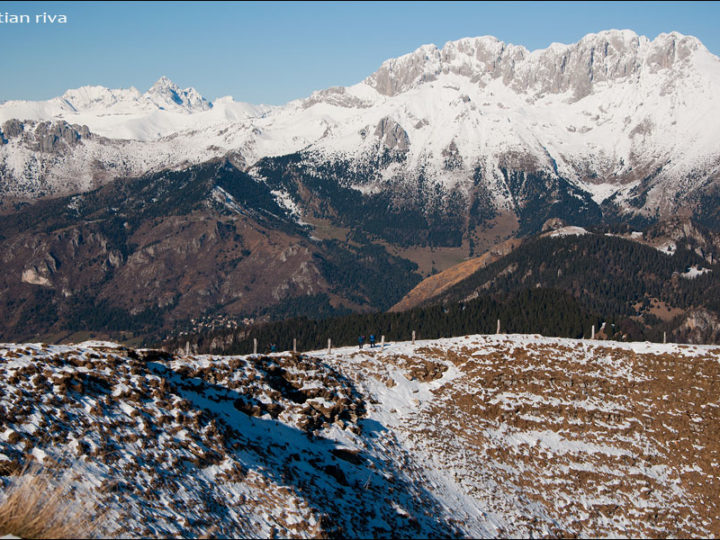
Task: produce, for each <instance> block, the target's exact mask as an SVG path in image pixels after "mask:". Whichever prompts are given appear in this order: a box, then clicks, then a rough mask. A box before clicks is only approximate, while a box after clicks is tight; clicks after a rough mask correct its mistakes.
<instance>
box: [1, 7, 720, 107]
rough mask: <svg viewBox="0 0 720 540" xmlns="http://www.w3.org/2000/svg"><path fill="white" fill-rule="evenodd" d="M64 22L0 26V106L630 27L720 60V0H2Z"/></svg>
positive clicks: (292, 92)
mask: <svg viewBox="0 0 720 540" xmlns="http://www.w3.org/2000/svg"><path fill="white" fill-rule="evenodd" d="M42 12H47V13H51V14H64V15H66V16H67V17H68V23H67V24H65V25H58V24H55V25H50V24H16V25H12V24H0V70H1V72H0V101H3V100H7V99H48V98H51V97H54V96H57V95H60V94H62V93H63V92H64V91H65V90H66V89H68V88H77V87H78V86H82V85H85V84H100V85H103V86H107V87H111V88H127V87H129V86H135V87H136V88H138V89H139V90H141V91H145V90H147V88H149V87H150V86H151V85H152V83H153V82H154V81H155V80H157V79H158V78H159V77H160V76H161V75H167V76H168V77H170V78H171V79H173V80H174V81H175V82H176V83H177V84H179V85H180V86H181V87H187V86H193V87H195V88H196V89H197V90H198V91H200V92H201V93H202V94H203V95H205V96H206V97H208V98H209V99H214V98H217V97H220V96H224V95H231V96H233V97H234V98H235V99H236V100H240V101H248V102H251V103H267V104H281V103H285V102H287V101H289V100H291V99H295V98H300V97H305V96H307V95H309V94H310V93H311V92H312V91H313V90H318V89H322V88H327V87H329V86H336V85H343V86H345V85H350V84H354V83H356V82H359V81H360V80H362V79H364V78H365V77H366V76H367V75H369V74H370V73H372V72H373V71H375V70H376V69H377V68H378V66H379V65H380V64H381V63H382V62H383V61H384V60H386V59H387V58H392V57H396V56H400V55H402V54H405V53H408V52H411V51H413V50H415V49H416V48H417V47H419V46H420V45H423V44H426V43H435V44H436V45H438V46H442V45H443V44H444V43H445V42H447V41H451V40H455V39H460V38H462V37H474V36H482V35H488V34H489V35H493V36H496V37H497V38H499V39H501V40H503V41H505V42H508V43H514V44H517V45H524V46H525V47H527V48H528V49H530V50H534V49H539V48H545V47H547V46H548V45H549V44H550V43H552V42H553V41H558V42H561V43H572V42H575V41H577V40H579V39H580V38H581V37H582V36H584V35H585V34H587V33H590V32H598V31H600V30H607V29H610V28H619V29H625V28H629V29H631V30H634V31H635V32H637V33H638V34H641V35H646V36H648V37H650V38H651V39H652V38H654V37H655V36H657V35H658V34H659V33H661V32H670V31H673V30H677V31H679V32H681V33H684V34H689V35H694V36H696V37H698V38H699V39H700V40H701V41H702V42H703V43H704V44H705V46H706V47H707V48H708V49H709V50H710V51H711V52H713V53H714V54H716V55H720V30H719V29H718V23H719V22H720V2H618V3H615V2H499V3H496V2H414V3H413V2H399V3H396V2H375V3H371V2H362V3H361V2H317V3H316V2H275V3H272V2H261V3H254V2H247V3H245V2H237V3H231V2H228V3H212V2H202V3H201V2H197V3H196V2H175V3H173V2H162V3H155V2H147V3H142V2H127V3H126V2H102V3H101V2H97V3H94V2H78V3H75V2H0V18H1V17H2V16H4V14H5V13H10V14H30V15H34V14H38V13H40V14H41V13H42Z"/></svg>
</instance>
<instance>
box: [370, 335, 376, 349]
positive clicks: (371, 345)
mask: <svg viewBox="0 0 720 540" xmlns="http://www.w3.org/2000/svg"><path fill="white" fill-rule="evenodd" d="M374 347H375V334H370V348H371V349H372V348H374Z"/></svg>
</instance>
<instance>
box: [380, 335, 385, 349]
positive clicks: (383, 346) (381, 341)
mask: <svg viewBox="0 0 720 540" xmlns="http://www.w3.org/2000/svg"><path fill="white" fill-rule="evenodd" d="M384 348H385V336H381V337H380V350H381V351H382V350H383V349H384Z"/></svg>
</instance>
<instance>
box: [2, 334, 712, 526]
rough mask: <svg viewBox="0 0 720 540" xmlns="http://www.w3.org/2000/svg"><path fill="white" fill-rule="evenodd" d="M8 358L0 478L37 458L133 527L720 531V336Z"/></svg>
mask: <svg viewBox="0 0 720 540" xmlns="http://www.w3.org/2000/svg"><path fill="white" fill-rule="evenodd" d="M0 358H1V360H0V374H1V375H2V377H0V385H1V386H2V397H0V407H2V412H3V414H2V415H1V416H0V424H1V426H2V427H1V429H0V478H2V477H6V476H7V475H8V474H10V473H12V472H13V471H16V470H18V468H19V467H21V466H22V465H23V464H24V463H26V462H27V461H28V460H29V459H30V456H33V458H34V459H35V460H37V461H38V462H40V463H42V464H43V466H45V467H47V468H49V469H54V468H56V467H59V469H61V470H62V469H64V468H68V469H69V470H68V473H67V477H68V479H69V481H71V482H75V483H76V484H80V486H82V484H85V485H86V486H87V487H86V491H91V492H93V493H94V494H95V496H96V497H97V498H98V502H99V503H100V504H101V506H104V507H105V508H107V509H108V510H109V512H108V513H107V517H108V518H109V519H110V523H109V524H108V526H109V529H111V530H112V529H115V530H116V531H124V534H123V536H128V535H132V536H136V535H137V536H167V535H170V536H188V535H189V536H199V535H204V534H210V535H212V536H242V537H255V536H260V537H270V536H280V537H290V536H292V537H319V536H359V537H385V536H391V535H392V536H394V537H427V536H433V537H435V536H443V537H448V536H463V537H472V538H479V537H500V536H502V537H508V536H513V537H530V536H532V537H536V536H568V535H572V536H593V537H597V536H604V537H605V536H607V537H616V536H633V537H635V536H641V537H645V536H651V537H658V536H703V537H704V536H717V535H718V533H720V521H719V520H718V515H720V514H719V513H718V506H719V505H720V499H719V498H718V493H719V491H718V488H719V487H720V486H718V479H717V475H716V474H715V472H716V468H717V462H718V452H719V451H720V449H719V447H718V441H717V437H716V436H715V434H716V433H717V430H718V429H719V428H720V417H719V416H718V403H717V396H718V392H719V391H720V388H718V373H720V363H719V360H720V349H718V348H717V347H705V346H679V345H671V344H668V345H655V344H648V343H644V344H641V343H633V344H621V343H613V342H601V341H578V340H570V339H556V338H543V337H540V336H522V335H508V336H503V335H498V336H466V337H462V338H451V339H439V340H432V341H418V342H417V343H415V344H412V343H409V342H406V343H391V344H386V345H385V347H384V348H383V349H381V348H379V347H376V348H374V349H367V348H365V349H363V350H362V351H359V350H357V348H351V347H348V348H339V349H334V350H333V351H332V352H329V353H328V352H327V351H315V352H313V353H307V354H303V355H299V356H298V355H291V354H289V353H275V354H272V355H270V356H239V357H218V356H192V355H191V356H184V355H180V354H178V355H176V356H170V355H167V354H165V353H159V352H158V351H133V350H128V349H124V348H121V347H117V346H115V345H112V344H109V343H103V342H86V343H83V344H80V345H70V346H66V345H55V346H49V345H42V344H25V345H16V344H4V345H2V346H0ZM58 464H59V465H58ZM3 480H4V479H3ZM80 492H81V493H82V490H80Z"/></svg>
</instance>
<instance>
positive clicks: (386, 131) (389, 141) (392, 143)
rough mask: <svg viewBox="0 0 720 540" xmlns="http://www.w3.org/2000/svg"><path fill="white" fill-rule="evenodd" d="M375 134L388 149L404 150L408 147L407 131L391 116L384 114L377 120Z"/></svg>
mask: <svg viewBox="0 0 720 540" xmlns="http://www.w3.org/2000/svg"><path fill="white" fill-rule="evenodd" d="M375 136H376V137H378V138H379V139H380V140H381V144H383V145H384V146H385V147H386V148H387V149H389V150H398V151H400V152H406V151H407V150H408V149H409V148H410V137H408V134H407V132H406V131H405V130H404V129H403V128H402V126H401V125H400V124H398V123H397V122H396V121H395V120H393V119H392V118H390V117H388V116H386V117H385V118H383V119H382V120H380V122H378V125H377V127H376V128H375Z"/></svg>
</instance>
